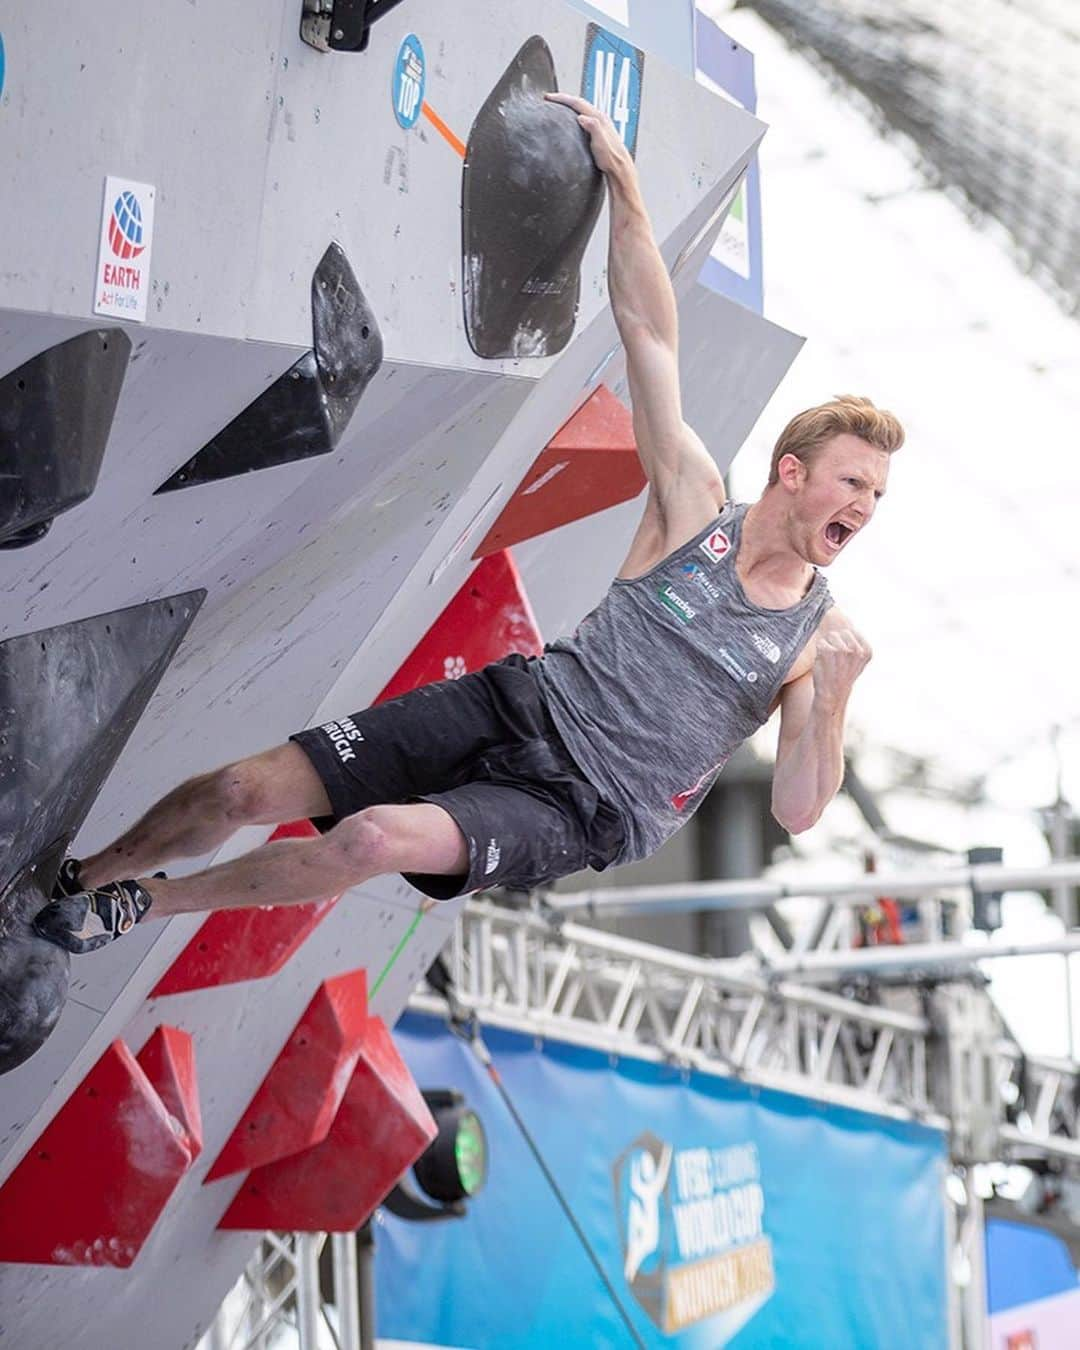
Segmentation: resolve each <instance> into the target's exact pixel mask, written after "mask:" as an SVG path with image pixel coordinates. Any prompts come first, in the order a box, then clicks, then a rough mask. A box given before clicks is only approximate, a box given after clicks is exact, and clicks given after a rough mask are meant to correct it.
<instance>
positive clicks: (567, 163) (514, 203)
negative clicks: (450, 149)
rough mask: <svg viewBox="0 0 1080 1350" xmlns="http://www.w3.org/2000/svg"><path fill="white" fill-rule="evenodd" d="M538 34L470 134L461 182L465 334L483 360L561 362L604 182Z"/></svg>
mask: <svg viewBox="0 0 1080 1350" xmlns="http://www.w3.org/2000/svg"><path fill="white" fill-rule="evenodd" d="M557 88H558V84H557V82H556V79H555V65H554V62H553V61H552V57H551V52H550V50H549V48H548V45H547V43H546V42H545V41H544V39H543V38H541V37H531V38H529V40H528V42H526V43H525V45H524V46H523V47H522V48H521V50H520V51H519V52H518V54H517V56H515V57H514V59H513V61H511V63H510V65H509V66H508V67H507V70H506V73H505V74H504V75H503V77H502V79H501V80H500V81H499V83H498V84H497V85H496V86H495V88H494V90H492V92H491V94H490V95H489V96H488V98H487V100H486V101H485V103H484V106H483V107H482V108H481V109H480V111H479V113H478V114H477V117H476V121H475V122H474V123H473V125H472V130H471V131H470V132H469V144H468V147H467V150H466V155H465V170H464V177H463V180H462V233H463V238H462V252H463V264H462V265H463V286H462V292H463V295H464V301H465V331H466V333H467V335H468V338H469V344H470V346H471V347H472V349H473V351H474V352H476V354H477V356H485V357H514V356H553V355H554V354H555V353H556V352H560V351H562V349H563V348H564V347H565V346H566V344H567V343H568V342H569V341H570V337H571V335H572V334H573V331H574V322H575V319H576V317H577V304H578V296H579V293H580V290H581V259H582V257H583V255H584V253H585V248H586V245H587V244H588V242H589V238H590V236H591V235H592V232H593V228H594V226H595V225H596V218H597V216H598V215H599V213H600V207H601V204H602V202H603V197H604V180H603V176H602V174H601V173H600V172H599V170H598V169H597V167H596V165H595V163H594V162H593V157H592V152H591V151H590V149H589V142H588V138H587V136H586V135H585V133H584V132H583V131H582V129H581V127H580V126H579V125H578V122H577V117H576V115H575V114H574V113H573V112H572V111H571V110H570V109H569V108H566V107H564V106H562V105H561V104H557V103H548V102H546V101H545V100H544V94H545V92H547V91H554V90H556V89H557Z"/></svg>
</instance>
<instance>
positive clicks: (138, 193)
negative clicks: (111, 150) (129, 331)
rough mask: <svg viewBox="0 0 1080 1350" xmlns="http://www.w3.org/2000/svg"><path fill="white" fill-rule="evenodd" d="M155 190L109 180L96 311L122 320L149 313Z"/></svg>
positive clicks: (96, 291)
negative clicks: (148, 300)
mask: <svg viewBox="0 0 1080 1350" xmlns="http://www.w3.org/2000/svg"><path fill="white" fill-rule="evenodd" d="M153 234H154V189H153V188H152V187H151V186H150V184H149V183H132V182H130V181H129V180H128V179H126V178H106V179H105V200H104V202H103V204H102V209H101V242H100V244H99V245H98V263H97V277H96V280H95V283H94V313H95V314H108V315H111V316H112V317H113V318H117V319H138V320H142V319H145V318H146V298H147V295H148V294H149V291H150V245H151V242H152V239H153Z"/></svg>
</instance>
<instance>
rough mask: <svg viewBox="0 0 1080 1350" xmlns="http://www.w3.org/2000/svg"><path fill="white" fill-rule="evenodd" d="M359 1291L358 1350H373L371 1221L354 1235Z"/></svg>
mask: <svg viewBox="0 0 1080 1350" xmlns="http://www.w3.org/2000/svg"><path fill="white" fill-rule="evenodd" d="M356 1251H357V1259H358V1262H359V1275H360V1278H359V1281H358V1284H359V1290H360V1350H375V1233H374V1231H373V1230H372V1227H371V1220H370V1219H369V1220H368V1221H367V1223H366V1224H364V1226H363V1227H362V1228H361V1229H360V1230H359V1232H358V1233H357V1234H356Z"/></svg>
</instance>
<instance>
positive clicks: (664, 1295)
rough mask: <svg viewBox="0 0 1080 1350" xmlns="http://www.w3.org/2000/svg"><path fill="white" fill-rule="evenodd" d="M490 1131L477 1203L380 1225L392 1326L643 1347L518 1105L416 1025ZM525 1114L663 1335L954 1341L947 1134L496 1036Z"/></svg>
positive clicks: (421, 1079)
mask: <svg viewBox="0 0 1080 1350" xmlns="http://www.w3.org/2000/svg"><path fill="white" fill-rule="evenodd" d="M395 1038H396V1040H397V1043H398V1046H399V1048H400V1050H401V1052H402V1054H403V1056H404V1057H405V1059H406V1061H407V1062H408V1064H409V1066H410V1068H411V1070H412V1072H413V1075H414V1077H415V1078H416V1080H417V1082H418V1083H419V1084H420V1086H421V1087H425V1088H427V1087H431V1088H434V1087H456V1088H458V1089H459V1090H461V1091H462V1092H464V1093H465V1095H466V1098H467V1099H468V1101H469V1104H470V1105H471V1106H472V1107H473V1108H474V1109H475V1110H476V1111H477V1112H478V1114H479V1115H480V1117H481V1119H482V1120H483V1123H484V1127H485V1129H486V1131H487V1134H488V1139H489V1143H490V1154H491V1171H490V1177H489V1180H488V1184H487V1186H486V1187H485V1189H484V1190H483V1191H482V1192H481V1193H480V1194H479V1195H478V1196H476V1197H475V1198H474V1199H473V1200H472V1201H470V1202H469V1210H468V1217H467V1218H465V1219H461V1220H448V1221H446V1222H441V1223H405V1222H402V1221H399V1220H397V1219H394V1218H392V1217H390V1216H388V1215H385V1214H384V1213H383V1212H381V1211H380V1216H379V1220H378V1223H377V1225H376V1250H377V1258H376V1271H377V1281H378V1331H379V1335H380V1336H381V1337H387V1338H391V1339H401V1340H410V1341H414V1342H420V1343H424V1344H428V1345H443V1346H454V1347H464V1348H466V1350H488V1347H491V1348H492V1350H494V1348H495V1347H498V1350H550V1347H553V1346H558V1347H567V1350H569V1348H570V1347H577V1346H588V1347H590V1350H592V1348H594V1347H607V1346H610V1347H620V1348H621V1347H624V1346H627V1345H629V1344H631V1338H630V1337H629V1335H628V1333H627V1330H626V1327H625V1325H624V1324H623V1322H622V1320H621V1317H620V1313H619V1310H618V1308H617V1307H616V1306H615V1304H614V1301H613V1300H612V1298H611V1296H610V1295H609V1293H608V1292H607V1290H606V1289H605V1288H604V1285H603V1282H602V1281H601V1279H600V1278H599V1276H598V1275H597V1273H596V1271H595V1270H594V1269H593V1267H592V1265H591V1264H590V1262H589V1260H588V1258H587V1256H586V1254H585V1251H584V1249H583V1247H582V1246H581V1244H580V1242H579V1240H578V1238H577V1237H576V1235H575V1234H574V1232H573V1229H572V1228H571V1227H570V1224H569V1223H568V1221H567V1219H566V1217H565V1215H564V1214H563V1213H562V1211H561V1210H560V1208H559V1207H558V1204H557V1202H556V1200H555V1198H554V1196H553V1194H552V1192H551V1189H550V1188H549V1186H548V1185H547V1183H546V1182H545V1180H544V1177H543V1175H542V1173H541V1172H540V1170H539V1168H538V1166H537V1164H536V1161H535V1160H534V1158H533V1157H532V1155H531V1154H530V1152H529V1150H528V1148H527V1146H526V1144H525V1142H524V1141H523V1139H522V1137H521V1134H520V1132H519V1131H518V1130H517V1128H516V1126H515V1125H514V1123H513V1120H512V1119H511V1117H510V1116H509V1113H508V1112H507V1109H506V1106H505V1104H504V1103H503V1101H502V1100H501V1098H500V1097H499V1095H498V1093H497V1091H496V1090H495V1088H494V1086H493V1085H492V1084H491V1082H490V1080H489V1079H488V1077H487V1075H486V1074H485V1072H484V1071H483V1069H482V1068H481V1066H480V1065H479V1063H478V1061H477V1060H476V1058H475V1056H474V1055H473V1053H472V1051H471V1050H470V1049H469V1048H468V1047H467V1046H464V1045H462V1044H461V1043H460V1042H458V1041H456V1040H455V1039H453V1038H452V1037H450V1036H449V1035H448V1033H447V1031H446V1028H445V1026H444V1025H443V1024H441V1023H439V1022H437V1021H435V1020H434V1019H430V1018H423V1017H418V1016H416V1015H413V1014H407V1015H406V1016H405V1017H404V1018H403V1019H402V1021H401V1022H400V1023H399V1025H398V1027H397V1028H396V1031H395ZM485 1040H486V1042H487V1044H488V1046H489V1048H490V1050H491V1052H492V1055H493V1056H494V1059H495V1062H496V1064H497V1066H498V1069H499V1073H500V1075H501V1077H502V1080H503V1082H504V1083H505V1085H506V1088H507V1091H508V1092H509V1094H510V1097H511V1099H512V1100H513V1102H514V1104H515V1106H516V1107H517V1109H518V1111H519V1112H520V1113H521V1115H522V1117H523V1118H524V1120H525V1122H526V1124H527V1125H528V1127H529V1129H530V1130H531V1131H532V1133H533V1135H534V1137H535V1138H536V1141H537V1144H538V1146H539V1149H540V1151H541V1153H542V1155H543V1156H544V1159H545V1161H546V1162H547V1164H548V1166H549V1167H550V1168H551V1170H552V1171H553V1173H554V1175H555V1177H556V1178H557V1180H558V1183H559V1185H560V1187H561V1188H562V1190H563V1192H564V1194H565V1195H566V1196H567V1199H568V1201H569V1203H570V1206H571V1208H572V1209H573V1211H574V1214H575V1216H576V1218H577V1220H578V1222H579V1223H580V1224H581V1225H582V1227H583V1228H584V1230H585V1232H586V1233H587V1234H588V1237H589V1241H590V1242H591V1243H592V1245H593V1247H594V1248H595V1250H596V1252H597V1255H598V1256H599V1259H600V1261H601V1263H602V1265H603V1267H604V1270H605V1272H606V1273H607V1275H608V1278H609V1280H610V1281H611V1283H612V1284H613V1285H614V1287H615V1289H616V1292H617V1294H618V1296H619V1298H620V1300H621V1302H622V1304H623V1307H624V1309H625V1310H626V1312H627V1314H628V1315H629V1317H630V1318H631V1320H632V1322H633V1324H634V1327H635V1329H636V1331H637V1334H638V1335H639V1336H640V1337H641V1339H642V1341H643V1342H644V1343H645V1344H646V1345H648V1346H650V1347H651V1346H658V1347H660V1346H663V1347H669V1346H677V1347H680V1350H682V1348H683V1347H685V1348H686V1350H717V1347H719V1346H725V1345H730V1346H733V1347H738V1348H741V1347H758V1346H760V1347H765V1346H781V1345H782V1346H785V1347H799V1346H806V1347H808V1350H809V1348H810V1347H813V1350H821V1348H822V1347H825V1346H827V1347H829V1350H842V1348H843V1347H852V1350H864V1348H865V1347H870V1346H873V1347H875V1350H891V1348H892V1347H896V1350H911V1348H912V1347H914V1346H917V1347H918V1348H919V1350H935V1347H942V1348H944V1347H945V1346H946V1344H947V1334H946V1327H947V1314H946V1292H945V1234H944V1204H943V1187H944V1176H945V1143H944V1139H943V1136H942V1135H941V1134H940V1133H939V1132H938V1131H935V1130H929V1129H925V1128H922V1127H920V1126H915V1125H908V1124H903V1123H900V1122H894V1121H891V1120H887V1119H883V1118H881V1117H876V1116H869V1115H864V1114H862V1113H859V1112H855V1111H848V1110H842V1109H839V1108H836V1107H829V1106H825V1105H823V1104H820V1103H816V1102H812V1101H809V1100H806V1099H803V1098H800V1097H795V1096H790V1095H787V1094H784V1093H777V1092H770V1091H764V1090H761V1089H757V1088H753V1087H748V1086H745V1085H743V1084H740V1083H737V1082H732V1081H730V1080H727V1079H720V1078H715V1077H710V1076H707V1075H698V1074H685V1073H682V1072H679V1071H677V1070H673V1069H669V1068H666V1067H664V1066H658V1065H654V1064H648V1063H643V1062H641V1061H637V1060H631V1059H625V1058H624V1059H619V1060H617V1061H616V1060H613V1059H612V1058H610V1057H609V1056H607V1055H602V1054H598V1053H595V1052H593V1051H589V1050H583V1049H580V1048H578V1047H575V1046H568V1045H564V1044H561V1043H557V1042H551V1041H548V1042H544V1043H542V1044H541V1043H538V1042H536V1041H534V1040H533V1039H532V1038H530V1037H526V1036H521V1035H518V1034H515V1033H510V1032H502V1031H497V1030H488V1031H486V1032H485Z"/></svg>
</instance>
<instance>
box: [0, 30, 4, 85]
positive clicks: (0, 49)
mask: <svg viewBox="0 0 1080 1350" xmlns="http://www.w3.org/2000/svg"><path fill="white" fill-rule="evenodd" d="M3 92H4V35H3V33H0V95H2V94H3Z"/></svg>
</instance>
